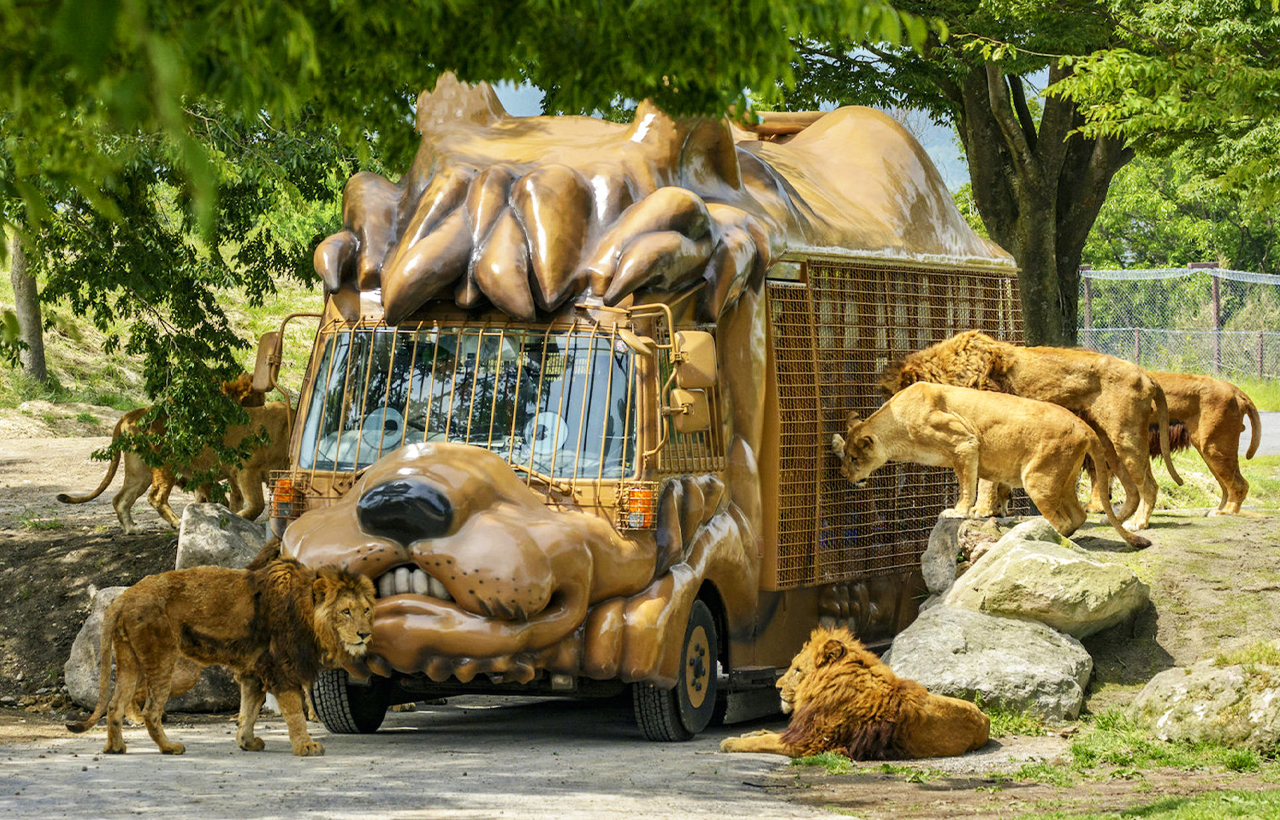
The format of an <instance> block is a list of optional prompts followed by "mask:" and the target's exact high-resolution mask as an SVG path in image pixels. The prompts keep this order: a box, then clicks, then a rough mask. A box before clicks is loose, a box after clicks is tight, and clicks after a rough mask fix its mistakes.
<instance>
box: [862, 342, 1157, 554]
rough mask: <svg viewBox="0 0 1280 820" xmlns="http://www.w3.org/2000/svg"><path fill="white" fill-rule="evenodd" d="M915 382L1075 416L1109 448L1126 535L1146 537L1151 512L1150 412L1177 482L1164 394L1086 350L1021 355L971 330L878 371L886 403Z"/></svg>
mask: <svg viewBox="0 0 1280 820" xmlns="http://www.w3.org/2000/svg"><path fill="white" fill-rule="evenodd" d="M916 382H933V383H934V384H949V385H954V386H956V387H970V388H974V389H977V390H993V391H995V392H998V393H1012V394H1014V395H1015V396H1021V397H1022V398H1024V399H1037V400H1039V401H1047V402H1049V403H1050V404H1057V405H1060V406H1062V407H1065V408H1067V409H1068V410H1072V411H1075V412H1079V413H1082V414H1083V417H1084V419H1085V421H1086V422H1088V423H1089V425H1090V426H1091V427H1093V429H1094V430H1095V431H1096V432H1097V433H1098V435H1099V436H1100V437H1101V438H1102V443H1103V446H1104V447H1114V448H1115V452H1116V456H1117V458H1118V460H1119V463H1120V467H1121V469H1119V470H1117V471H1116V477H1117V478H1119V479H1120V482H1121V484H1123V485H1124V489H1125V500H1124V507H1123V508H1122V509H1121V511H1120V513H1119V517H1120V520H1121V521H1124V520H1126V519H1128V518H1129V517H1130V516H1132V515H1133V514H1134V512H1135V511H1136V512H1137V516H1136V517H1135V518H1134V520H1133V522H1132V523H1131V524H1130V529H1132V530H1134V531H1137V530H1143V529H1146V528H1147V526H1148V524H1149V523H1150V520H1151V512H1152V510H1154V509H1155V503H1156V492H1157V485H1156V479H1155V474H1154V473H1152V471H1151V462H1150V461H1149V460H1148V455H1147V450H1148V445H1147V419H1148V417H1149V416H1150V415H1151V411H1152V408H1153V407H1154V408H1155V415H1156V420H1157V424H1158V426H1159V433H1160V451H1161V453H1162V454H1163V455H1164V463H1165V467H1166V469H1168V471H1169V475H1170V476H1171V477H1172V478H1173V480H1174V481H1175V482H1177V483H1178V484H1181V483H1182V478H1181V477H1180V476H1179V475H1178V471H1177V470H1176V469H1175V468H1174V466H1173V461H1172V460H1170V458H1169V409H1168V406H1167V405H1166V403H1165V396H1164V391H1163V390H1161V389H1160V385H1159V384H1157V383H1156V382H1155V381H1154V380H1153V379H1152V378H1151V377H1150V376H1148V375H1147V373H1146V371H1145V370H1143V369H1142V368H1140V367H1138V366H1137V365H1136V364H1133V363H1132V362H1126V361H1125V360H1124V359H1118V358H1116V357H1115V356H1108V355H1106V354H1103V353H1097V352H1095V351H1092V350H1082V349H1077V348H1066V347H1021V346H1019V345H1014V344H1010V343H1008V342H1002V341H999V340H997V339H993V338H991V337H990V336H988V335H987V334H985V333H982V332H981V331H978V330H969V331H965V332H964V333H958V334H956V335H955V336H952V337H951V338H950V339H947V340H945V341H942V342H938V343H937V344H934V345H931V346H929V347H926V348H924V349H923V350H919V351H917V352H915V353H911V354H909V355H908V356H906V357H905V358H904V359H903V360H902V361H900V362H898V363H896V364H894V365H890V366H889V367H888V368H886V369H885V372H884V375H883V377H882V378H881V380H880V386H881V388H883V389H884V391H885V392H886V393H888V394H890V395H892V394H894V393H897V392H898V391H900V390H902V389H903V388H904V387H907V386H908V385H911V384H914V383H916Z"/></svg>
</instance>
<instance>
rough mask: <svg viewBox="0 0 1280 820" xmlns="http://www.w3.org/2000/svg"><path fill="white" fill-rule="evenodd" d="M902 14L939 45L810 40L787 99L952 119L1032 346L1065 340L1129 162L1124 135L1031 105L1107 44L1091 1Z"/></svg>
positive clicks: (1073, 111) (947, 2)
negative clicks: (1093, 232)
mask: <svg viewBox="0 0 1280 820" xmlns="http://www.w3.org/2000/svg"><path fill="white" fill-rule="evenodd" d="M901 7H902V8H904V9H905V10H907V11H909V12H911V13H913V14H917V15H920V16H923V17H938V18H941V19H942V20H943V21H944V22H945V23H946V26H947V28H948V29H949V31H950V37H949V38H948V39H946V40H945V41H944V40H943V39H942V38H940V37H938V36H936V35H931V36H930V38H929V40H928V42H927V45H926V46H925V48H924V49H922V50H921V51H918V52H917V51H912V50H908V49H901V48H886V47H882V46H877V45H874V44H867V43H857V42H853V41H832V42H824V41H820V40H816V39H814V40H808V41H805V42H804V43H802V44H801V52H802V55H803V58H804V61H803V65H802V67H801V69H800V71H799V72H798V74H797V83H796V88H795V92H794V93H792V94H791V95H789V98H788V102H789V103H790V104H792V105H795V106H804V107H812V106H816V105H819V104H821V103H823V102H826V101H833V102H838V103H862V104H872V105H894V106H899V105H901V106H912V107H918V108H924V109H926V110H928V111H929V112H930V113H931V114H932V115H933V116H934V117H935V118H936V119H937V120H938V121H940V122H946V123H951V124H954V125H955V127H956V129H957V131H958V133H959V137H960V141H961V144H962V145H963V147H964V151H965V154H966V157H967V159H968V163H969V172H970V178H971V179H972V181H973V185H972V189H971V195H972V200H973V202H974V203H975V204H976V205H977V209H978V211H979V213H980V214H981V216H982V221H983V224H984V225H985V227H986V229H987V233H988V234H989V235H990V237H991V238H992V239H993V240H995V241H996V242H998V243H999V244H1001V245H1002V246H1004V247H1005V249H1006V250H1008V251H1009V252H1010V253H1012V254H1013V256H1014V259H1015V260H1017V262H1018V265H1019V268H1020V269H1021V270H1020V273H1019V282H1020V286H1021V292H1022V306H1023V317H1024V323H1025V327H1026V331H1027V338H1028V340H1029V341H1030V342H1033V343H1038V344H1067V345H1070V344H1074V342H1075V331H1076V303H1077V289H1078V281H1079V278H1078V273H1077V270H1078V266H1079V263H1080V253H1081V250H1082V248H1083V247H1084V242H1085V238H1086V237H1087V236H1088V234H1089V230H1090V229H1091V228H1092V226H1093V221H1094V219H1095V218H1096V216H1097V213H1098V208H1100V207H1101V205H1102V202H1103V201H1104V200H1105V198H1106V192H1107V186H1108V184H1109V183H1110V181H1111V177H1112V175H1113V174H1115V172H1116V171H1117V170H1118V169H1119V168H1121V167H1122V166H1123V165H1124V164H1125V163H1126V162H1128V161H1129V159H1130V158H1131V157H1132V151H1131V149H1129V148H1128V147H1127V146H1126V145H1125V144H1124V142H1123V141H1122V140H1121V139H1118V138H1115V137H1112V136H1109V135H1102V136H1088V135H1084V134H1081V133H1078V132H1077V130H1076V129H1077V128H1078V127H1079V126H1080V125H1081V123H1082V120H1081V117H1080V114H1079V111H1078V109H1077V106H1076V104H1075V103H1074V102H1072V101H1071V100H1068V99H1065V98H1061V97H1048V98H1044V99H1039V98H1037V94H1038V92H1039V90H1040V89H1039V88H1037V84H1041V85H1047V86H1049V87H1053V86H1054V85H1055V84H1057V83H1059V82H1061V81H1062V80H1064V79H1065V78H1067V77H1068V76H1070V73H1071V69H1070V67H1069V66H1068V64H1067V62H1066V61H1065V60H1064V59H1063V57H1064V56H1066V55H1076V56H1079V55H1089V54H1094V53H1097V52H1099V51H1101V50H1104V49H1107V48H1110V47H1112V46H1113V45H1115V43H1116V28H1115V25H1114V21H1113V20H1112V18H1111V16H1110V15H1109V13H1108V10H1107V6H1106V4H1105V3H1104V2H1101V1H1100V0H1066V2H1061V3H1054V4H1044V3H1040V2H1035V0H928V1H927V2H917V1H914V0H913V1H912V2H903V3H902V4H901Z"/></svg>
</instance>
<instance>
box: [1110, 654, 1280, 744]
mask: <svg viewBox="0 0 1280 820" xmlns="http://www.w3.org/2000/svg"><path fill="white" fill-rule="evenodd" d="M1129 710H1130V716H1131V717H1132V718H1133V720H1134V722H1135V723H1137V724H1138V726H1139V727H1141V728H1144V729H1146V730H1147V731H1150V732H1151V733H1152V734H1154V735H1155V736H1156V737H1159V738H1160V739H1161V740H1185V741H1191V742H1199V741H1216V742H1219V743H1225V744H1228V745H1232V746H1249V747H1252V748H1254V749H1258V750H1259V751H1265V750H1274V749H1275V748H1276V745H1277V743H1280V666H1268V665H1263V664H1240V665H1234V666H1218V665H1217V663H1216V662H1214V661H1211V660H1209V661H1201V662H1200V663H1197V664H1195V665H1194V666H1190V667H1182V668H1176V669H1167V670H1165V671H1164V672H1161V673H1160V674H1158V675H1156V676H1155V677H1154V678H1152V679H1151V680H1150V681H1149V682H1148V683H1147V685H1146V686H1145V687H1144V688H1143V689H1142V691H1141V692H1139V693H1138V697H1137V698H1136V699H1135V700H1134V702H1133V704H1132V705H1131V706H1130V707H1129Z"/></svg>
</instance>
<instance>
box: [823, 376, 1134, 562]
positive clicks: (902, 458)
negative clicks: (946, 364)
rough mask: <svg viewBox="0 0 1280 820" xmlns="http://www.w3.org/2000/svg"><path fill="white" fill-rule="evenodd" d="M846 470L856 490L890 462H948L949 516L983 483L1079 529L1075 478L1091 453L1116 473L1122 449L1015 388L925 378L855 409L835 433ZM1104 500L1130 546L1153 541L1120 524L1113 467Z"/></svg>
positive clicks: (967, 504) (967, 506)
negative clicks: (874, 406)
mask: <svg viewBox="0 0 1280 820" xmlns="http://www.w3.org/2000/svg"><path fill="white" fill-rule="evenodd" d="M831 449H832V450H833V451H834V452H835V454H836V456H838V457H839V459H840V471H841V472H842V473H843V474H844V476H845V478H847V479H849V481H850V482H852V483H853V484H854V485H855V486H861V485H862V484H863V483H865V481H866V478H867V476H869V475H870V474H871V473H872V472H874V471H875V470H877V469H879V468H880V467H881V466H882V465H884V464H885V463H886V462H889V461H894V462H908V463H911V464H927V465H930V466H934V467H950V468H952V469H953V470H955V473H956V479H957V480H958V481H959V482H960V497H959V499H958V500H957V501H956V505H955V507H953V508H951V509H949V510H943V512H942V515H943V516H944V517H947V518H968V517H969V516H970V515H971V514H972V512H973V508H974V503H975V501H976V499H977V495H978V479H983V480H986V481H991V482H995V483H997V484H1001V485H1005V486H1010V487H1022V488H1023V489H1025V490H1026V491H1027V495H1028V496H1030V497H1031V500H1032V501H1033V502H1034V503H1035V505H1036V508H1037V509H1039V510H1040V514H1041V515H1043V516H1044V517H1045V518H1046V519H1048V521H1049V523H1050V524H1052V525H1053V527H1054V529H1056V530H1057V531H1058V532H1060V533H1062V534H1063V535H1067V536H1069V535H1071V534H1072V533H1074V532H1075V531H1076V530H1078V529H1080V525H1081V524H1083V523H1084V521H1085V518H1086V517H1087V516H1086V515H1085V511H1084V506H1083V505H1082V504H1081V503H1080V499H1079V498H1077V497H1076V477H1077V476H1079V475H1080V468H1081V466H1082V465H1083V463H1084V458H1085V456H1086V455H1088V456H1090V457H1092V458H1093V459H1094V461H1095V463H1097V464H1106V465H1109V466H1110V467H1111V468H1112V469H1113V470H1114V469H1116V468H1117V466H1118V465H1116V463H1115V454H1114V453H1112V452H1111V451H1110V449H1109V448H1106V447H1104V446H1103V445H1102V441H1101V440H1100V439H1099V438H1098V436H1097V434H1096V433H1094V432H1093V430H1091V429H1090V428H1089V425H1087V424H1085V423H1084V422H1083V421H1081V420H1080V419H1079V418H1077V417H1076V416H1075V414H1074V413H1072V412H1071V411H1069V410H1065V409H1063V408H1061V407H1058V406H1057V405H1054V404H1047V403H1045V402H1042V401H1032V400H1031V399H1023V398H1019V397H1018V396H1011V395H1009V394H1007V393H991V392H988V391H985V390H970V389H969V388H967V387H949V386H946V385H941V384H930V383H928V382H917V383H916V384H913V385H911V386H910V387H908V388H906V389H905V390H903V391H901V392H900V393H897V394H895V395H894V396H893V397H892V398H891V399H889V401H887V402H885V404H884V406H883V407H881V408H880V409H879V410H877V411H876V412H874V413H872V414H871V417H870V418H868V419H867V420H866V421H861V420H859V418H858V414H857V413H850V414H849V420H848V429H847V431H846V435H845V437H841V436H840V435H839V434H836V435H835V436H832V438H831ZM1094 486H1096V487H1100V488H1101V492H1102V493H1103V497H1104V500H1105V502H1106V503H1105V504H1104V511H1105V513H1106V516H1107V521H1109V522H1110V524H1111V526H1113V527H1115V529H1116V532H1118V533H1120V537H1121V538H1123V539H1124V540H1125V543H1127V544H1130V545H1132V546H1134V547H1149V546H1151V542H1150V541H1148V540H1147V539H1145V538H1142V537H1140V536H1137V535H1134V534H1133V533H1131V532H1129V531H1128V530H1126V529H1125V528H1124V527H1123V526H1121V524H1120V521H1119V519H1118V518H1117V517H1116V513H1115V511H1114V510H1113V509H1112V508H1111V480H1110V475H1109V474H1107V473H1106V472H1105V471H1104V472H1103V473H1102V475H1101V476H1100V478H1099V480H1098V481H1097V482H1096V483H1095V485H1094Z"/></svg>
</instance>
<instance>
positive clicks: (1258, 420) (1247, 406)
mask: <svg viewBox="0 0 1280 820" xmlns="http://www.w3.org/2000/svg"><path fill="white" fill-rule="evenodd" d="M1236 401H1237V402H1239V403H1240V408H1241V409H1242V410H1244V411H1245V412H1246V413H1248V414H1249V430H1250V435H1251V436H1252V438H1250V439H1249V451H1248V452H1246V453H1245V454H1244V457H1245V458H1253V454H1254V453H1256V452H1258V445H1259V444H1261V443H1262V417H1261V416H1260V415H1258V407H1257V405H1255V404H1254V403H1253V399H1251V398H1249V394H1248V393H1246V392H1244V391H1243V390H1241V389H1240V388H1239V387H1237V388H1236Z"/></svg>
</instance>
